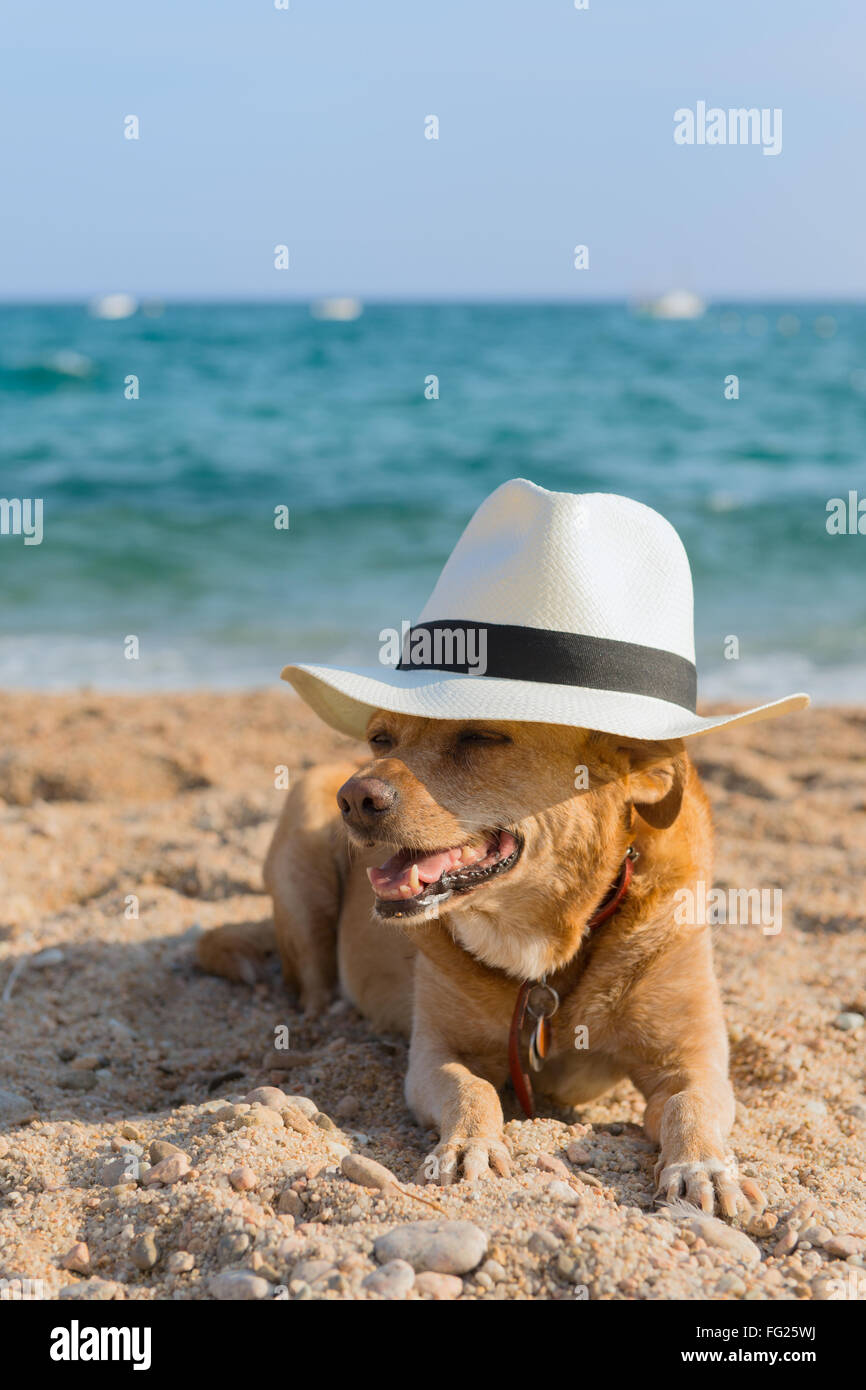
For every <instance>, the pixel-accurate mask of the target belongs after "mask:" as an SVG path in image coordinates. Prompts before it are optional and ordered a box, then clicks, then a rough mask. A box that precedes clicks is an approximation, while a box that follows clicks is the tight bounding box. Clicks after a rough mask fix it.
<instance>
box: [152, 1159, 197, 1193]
mask: <svg viewBox="0 0 866 1390" xmlns="http://www.w3.org/2000/svg"><path fill="white" fill-rule="evenodd" d="M189 1170H190V1161H189V1159H188V1158H187V1156H186V1154H185V1153H176V1154H172V1156H171V1158H163V1159H161V1160H160V1162H159V1163H155V1164H154V1165H153V1167H152V1168H151V1169H149V1170H148V1172H146V1173H145V1174H144V1177H143V1178H142V1182H143V1183H144V1185H145V1187H155V1186H156V1184H157V1183H165V1184H166V1185H168V1184H170V1183H173V1182H177V1181H178V1180H179V1179H180V1178H183V1177H186V1175H187V1173H188V1172H189Z"/></svg>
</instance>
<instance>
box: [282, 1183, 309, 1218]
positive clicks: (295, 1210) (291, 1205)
mask: <svg viewBox="0 0 866 1390" xmlns="http://www.w3.org/2000/svg"><path fill="white" fill-rule="evenodd" d="M303 1210H304V1204H303V1202H302V1201H301V1198H300V1196H299V1194H298V1193H297V1192H295V1191H293V1189H292V1188H291V1187H287V1188H284V1190H283V1191H282V1192H281V1193H280V1196H279V1200H278V1202H277V1211H278V1212H280V1214H281V1215H282V1216H295V1217H298V1216H300V1215H301V1213H302V1212H303Z"/></svg>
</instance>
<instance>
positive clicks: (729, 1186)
mask: <svg viewBox="0 0 866 1390" xmlns="http://www.w3.org/2000/svg"><path fill="white" fill-rule="evenodd" d="M655 1180H656V1194H655V1195H656V1200H657V1201H660V1202H676V1201H686V1202H691V1204H692V1206H695V1207H700V1209H701V1211H704V1212H706V1213H707V1214H708V1215H710V1216H712V1215H713V1213H714V1212H715V1210H716V1206H717V1205H718V1209H719V1212H720V1214H721V1215H722V1216H728V1217H734V1216H745V1217H749V1216H754V1215H756V1214H757V1213H759V1212H762V1211H763V1210H764V1207H765V1206H766V1205H767V1199H766V1197H765V1196H764V1194H763V1192H762V1191H761V1189H760V1188H759V1187H758V1186H757V1184H755V1183H753V1182H752V1180H751V1178H741V1177H740V1175H739V1173H738V1172H737V1163H736V1159H734V1158H728V1159H725V1160H724V1161H722V1160H721V1159H718V1158H707V1159H703V1160H701V1161H697V1162H686V1163H665V1161H664V1158H660V1159H659V1161H658V1163H657V1164H656V1166H655Z"/></svg>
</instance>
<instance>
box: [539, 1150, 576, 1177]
mask: <svg viewBox="0 0 866 1390" xmlns="http://www.w3.org/2000/svg"><path fill="white" fill-rule="evenodd" d="M535 1166H536V1168H540V1169H541V1171H542V1173H555V1174H556V1176H557V1177H558V1178H570V1177H571V1172H570V1170H569V1169H568V1168H566V1166H565V1164H564V1163H563V1161H562V1159H561V1158H557V1157H556V1156H555V1154H539V1155H538V1158H537V1159H536V1160H535Z"/></svg>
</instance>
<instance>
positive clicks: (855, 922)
mask: <svg viewBox="0 0 866 1390" xmlns="http://www.w3.org/2000/svg"><path fill="white" fill-rule="evenodd" d="M0 723H2V728H3V733H4V740H3V742H4V748H5V751H4V752H3V753H2V755H0V823H2V830H0V871H2V878H0V882H2V888H3V893H2V901H0V995H2V1003H0V1042H2V1056H0V1280H5V1281H6V1283H5V1285H4V1284H2V1283H0V1297H2V1296H5V1297H12V1296H15V1295H16V1294H17V1293H20V1292H24V1293H25V1294H26V1293H28V1292H29V1293H31V1294H35V1295H37V1296H39V1295H41V1296H43V1297H46V1298H55V1297H57V1296H58V1294H61V1291H62V1296H63V1297H77V1298H129V1299H149V1298H160V1299H162V1298H175V1299H186V1298H212V1297H215V1296H216V1297H229V1296H243V1297H275V1296H276V1297H280V1298H282V1297H288V1298H290V1299H293V1298H298V1299H306V1298H329V1299H340V1298H357V1297H361V1298H377V1297H383V1296H387V1293H388V1291H389V1290H390V1291H391V1292H393V1293H394V1294H395V1296H397V1297H408V1298H409V1299H416V1298H419V1297H424V1298H429V1297H434V1296H435V1297H442V1298H450V1297H462V1298H483V1299H489V1298H497V1299H498V1298H506V1299H512V1298H519V1299H525V1298H529V1299H548V1298H553V1299H574V1298H580V1297H583V1296H589V1297H590V1298H614V1299H633V1298H653V1299H665V1298H693V1299H704V1298H710V1299H717V1298H828V1297H840V1298H842V1297H856V1296H859V1297H864V1296H866V1253H864V1252H866V1057H864V1047H863V1044H864V1037H866V1027H864V1025H863V1024H862V1022H861V1023H860V1024H859V1026H858V1025H857V1022H856V1015H858V1014H861V1015H862V1014H866V972H864V946H866V909H864V905H863V878H864V873H863V870H864V866H866V814H864V812H866V713H864V712H863V711H857V710H841V709H836V710H833V709H821V710H815V711H812V712H810V713H808V714H806V715H799V716H795V717H792V718H789V719H782V720H779V721H778V722H775V723H767V724H755V725H750V726H747V727H745V728H743V729H739V730H731V731H729V732H726V733H720V734H713V735H710V737H709V738H707V739H705V740H698V741H697V742H695V743H694V744H693V745H692V747H693V751H694V753H695V756H696V760H697V762H698V765H699V768H700V770H701V771H702V773H703V775H704V777H705V780H706V784H707V786H708V789H709V791H710V794H711V797H712V800H713V804H714V808H715V815H716V824H717V877H716V881H717V884H719V885H720V886H722V887H727V886H731V887H758V888H761V887H763V888H772V887H779V888H781V889H782V890H783V893H784V898H783V910H784V917H783V925H782V930H781V931H780V932H778V934H775V935H772V934H765V932H764V931H763V930H762V928H761V926H760V925H741V926H723V927H719V928H717V930H716V960H717V969H718V973H719V977H720V980H721V983H722V989H723V993H724V997H725V1001H726V1009H727V1019H728V1025H729V1031H730V1037H731V1050H732V1061H731V1068H732V1074H733V1079H734V1084H735V1087H736V1092H737V1097H738V1106H737V1123H736V1128H735V1131H734V1136H733V1146H734V1148H735V1150H736V1152H737V1154H738V1156H739V1159H740V1163H741V1168H742V1171H743V1172H744V1173H746V1174H749V1175H752V1176H754V1177H755V1179H756V1180H757V1181H758V1182H759V1184H760V1185H761V1186H762V1187H763V1189H764V1191H765V1193H766V1195H767V1197H768V1199H769V1207H768V1213H767V1214H766V1215H765V1216H764V1217H763V1218H761V1219H760V1220H759V1221H758V1222H757V1223H755V1224H753V1226H752V1228H751V1231H750V1233H749V1242H748V1243H747V1244H743V1243H737V1242H736V1241H732V1240H731V1239H730V1238H728V1239H727V1240H726V1239H725V1232H724V1228H722V1227H721V1226H719V1225H713V1224H710V1225H708V1226H706V1227H704V1228H702V1229H696V1228H694V1227H692V1226H690V1225H688V1224H687V1223H682V1222H679V1221H677V1220H674V1219H672V1217H671V1215H670V1214H661V1215H656V1214H654V1212H655V1208H654V1206H653V1182H652V1168H653V1163H654V1153H653V1151H652V1149H651V1146H650V1145H648V1143H647V1142H646V1141H645V1139H644V1138H643V1135H642V1132H641V1130H640V1128H639V1117H640V1101H639V1098H638V1096H637V1094H636V1092H635V1091H634V1090H633V1089H632V1088H631V1086H629V1085H627V1084H624V1085H622V1086H620V1087H618V1088H617V1089H616V1090H615V1091H614V1092H612V1093H611V1094H610V1095H609V1096H607V1097H605V1098H604V1100H603V1101H602V1102H598V1103H595V1104H593V1105H591V1106H589V1107H586V1108H585V1109H583V1110H582V1111H581V1112H580V1113H579V1114H572V1113H557V1114H554V1113H550V1112H546V1113H544V1114H543V1116H542V1118H540V1119H537V1120H535V1121H534V1122H525V1121H519V1120H517V1119H513V1118H512V1119H511V1120H510V1121H509V1125H508V1135H509V1138H510V1141H511V1144H512V1147H513V1150H514V1153H515V1159H516V1162H515V1172H514V1175H513V1177H512V1178H510V1179H508V1180H492V1181H491V1182H489V1183H484V1184H478V1185H469V1184H462V1185H460V1186H459V1187H456V1188H454V1189H452V1190H442V1189H430V1188H421V1187H415V1186H409V1187H407V1188H406V1191H405V1192H399V1191H391V1192H388V1191H385V1192H375V1191H372V1190H370V1189H368V1188H366V1187H363V1186H359V1185H356V1184H354V1183H352V1182H350V1181H349V1180H348V1179H347V1178H346V1177H344V1176H343V1175H342V1174H341V1172H340V1171H339V1165H340V1161H341V1157H342V1156H343V1154H344V1153H345V1151H346V1150H351V1151H353V1152H355V1153H358V1154H361V1155H364V1156H366V1157H368V1158H372V1159H375V1160H377V1161H378V1162H380V1163H382V1164H384V1165H386V1166H387V1167H388V1168H389V1169H390V1170H391V1172H392V1173H393V1174H395V1175H396V1178H397V1179H398V1180H399V1182H400V1183H402V1184H411V1183H412V1181H413V1177H414V1175H415V1173H416V1171H417V1169H418V1166H419V1164H420V1163H421V1161H422V1160H423V1158H424V1156H425V1154H427V1153H428V1152H429V1150H430V1148H431V1147H432V1143H433V1137H432V1135H431V1134H430V1133H429V1132H425V1131H423V1130H421V1129H419V1128H418V1127H417V1126H416V1125H415V1124H414V1123H413V1122H412V1119H411V1116H410V1115H409V1112H408V1110H407V1108H406V1106H405V1102H404V1100H403V1094H402V1083H403V1076H404V1073H405V1067H406V1044H405V1043H404V1042H403V1040H402V1039H399V1038H389V1037H377V1036H375V1035H374V1034H373V1032H372V1031H371V1029H370V1028H369V1027H368V1026H367V1024H366V1023H365V1021H364V1020H363V1019H362V1018H361V1017H360V1016H359V1015H358V1014H357V1013H356V1012H355V1011H354V1009H353V1008H352V1007H350V1006H349V1005H348V1004H346V1003H344V1002H338V1003H336V1004H335V1005H334V1006H333V1007H332V1008H331V1010H330V1011H329V1012H328V1013H326V1014H325V1015H323V1016H322V1017H321V1018H319V1019H318V1020H316V1021H314V1022H306V1021H303V1020H302V1019H301V1018H300V1015H299V1014H298V1012H297V1010H296V1009H295V1007H294V1004H293V1001H292V1000H291V999H290V998H289V997H288V996H287V995H286V993H285V992H284V990H283V986H282V982H281V978H280V976H279V972H278V969H277V966H276V962H274V965H273V969H272V973H271V974H270V976H269V977H268V978H267V979H266V980H265V981H264V982H263V983H260V984H258V985H256V986H254V987H250V986H246V985H232V984H229V983H228V982H226V981H223V980H220V979H216V978H213V977H210V976H207V975H205V974H203V973H201V972H200V971H199V970H198V968H197V967H196V965H195V963H194V957H193V945H194V939H195V936H196V933H197V932H198V931H199V930H201V929H202V928H207V927H210V926H214V925H218V924H220V923H224V922H232V921H242V920H253V921H255V920H260V919H264V918H266V917H267V916H268V914H269V900H268V899H267V898H266V897H265V896H264V894H263V893H262V889H261V864H262V860H263V857H264V853H265V850H266V847H267V844H268V840H269V836H270V833H271V830H272V827H273V823H274V818H275V816H276V814H277V812H278V808H279V806H280V803H281V800H282V796H283V795H284V793H282V792H280V791H276V790H275V789H274V777H275V768H276V767H278V766H279V765H286V766H287V767H288V769H289V771H290V773H295V772H297V771H298V770H299V769H300V768H302V767H306V766H308V765H310V764H311V763H314V762H317V761H321V760H323V759H326V758H327V757H329V756H330V755H331V754H333V753H334V752H335V751H336V750H338V749H339V750H341V751H345V750H346V749H350V748H351V747H352V745H351V744H349V743H348V741H346V740H343V739H340V738H339V737H338V736H337V735H334V734H332V733H331V732H330V731H329V730H328V729H326V728H325V727H324V726H323V725H322V724H320V723H319V722H318V721H317V720H316V719H315V718H314V716H312V715H311V714H310V713H309V712H308V711H306V710H305V709H304V708H303V707H302V706H301V705H300V704H299V703H298V702H297V701H296V700H295V699H293V698H292V697H291V696H290V695H289V694H288V693H285V692H283V691H281V690H280V691H274V692H272V693H271V692H268V693H255V694H250V695H242V694H233V695H214V694H192V695H166V696H156V695H153V696H144V697H125V696H104V695H97V694H86V693H84V694H75V695H68V696H53V695H23V694H22V695H5V696H2V697H0ZM136 902H137V916H136V915H134V910H135V908H136ZM845 1015H855V1017H854V1018H853V1019H852V1018H851V1017H848V1018H845ZM846 1025H847V1026H846ZM283 1028H284V1029H287V1030H288V1038H289V1049H288V1050H284V1049H283V1050H281V1049H279V1048H278V1047H275V1041H276V1042H279V1041H281V1040H282V1036H283V1035H282V1034H281V1033H280V1032H279V1030H280V1029H283ZM275 1030H277V1031H276V1032H275ZM262 1085H268V1086H278V1087H281V1088H282V1090H283V1091H285V1092H287V1093H289V1094H292V1095H295V1096H304V1097H306V1098H307V1100H306V1101H305V1102H302V1103H301V1107H300V1108H297V1107H296V1108H294V1109H293V1110H291V1111H289V1112H287V1114H288V1119H289V1123H288V1124H287V1123H285V1122H284V1117H283V1115H282V1113H281V1112H280V1111H279V1110H273V1109H268V1107H258V1108H257V1107H255V1106H254V1105H253V1106H252V1108H241V1109H236V1108H233V1107H235V1106H236V1105H237V1104H238V1103H239V1102H242V1099H243V1097H244V1096H245V1095H246V1094H247V1093H248V1092H249V1091H250V1090H251V1089H252V1088H253V1087H256V1086H262ZM247 1104H248V1105H249V1104H250V1103H247ZM314 1106H315V1107H316V1108H317V1109H314ZM513 1113H514V1112H513V1110H512V1112H511V1114H512V1115H513ZM28 1117H32V1118H28ZM305 1118H306V1120H307V1121H308V1123H307V1124H306V1125H305V1124H304V1119H305ZM154 1141H164V1142H167V1143H168V1144H170V1145H175V1146H176V1147H177V1148H179V1149H181V1150H182V1151H183V1154H184V1155H185V1156H186V1157H180V1158H178V1157H177V1156H175V1158H176V1161H175V1162H174V1165H173V1167H172V1166H171V1165H170V1166H169V1169H168V1171H166V1170H162V1171H163V1175H164V1177H165V1178H166V1179H169V1178H171V1177H172V1176H174V1177H175V1180H174V1181H168V1180H166V1181H164V1182H161V1183H158V1182H155V1181H154V1179H153V1178H149V1175H148V1172H147V1171H146V1170H145V1169H144V1168H142V1167H139V1168H138V1169H136V1160H137V1159H143V1160H147V1159H148V1158H149V1157H150V1154H149V1146H150V1144H151V1143H152V1142H154ZM569 1145H571V1146H572V1159H571V1160H570V1159H568V1158H567V1157H566V1150H567V1148H568V1146H569ZM575 1146H576V1147H575ZM171 1153H172V1151H171V1150H169V1149H166V1150H158V1151H156V1152H155V1153H154V1154H153V1155H152V1157H153V1158H154V1159H156V1160H159V1158H160V1155H161V1154H168V1155H169V1156H171ZM545 1156H554V1157H557V1158H559V1159H560V1160H562V1161H563V1162H564V1163H565V1169H566V1170H567V1172H566V1173H565V1174H563V1170H561V1169H560V1170H557V1171H549V1170H548V1169H545V1168H544V1167H543V1166H539V1159H541V1162H542V1165H543V1164H544V1163H545V1162H546V1159H545ZM187 1159H188V1163H187ZM111 1163H114V1165H115V1166H114V1167H113V1168H110V1167H108V1165H110V1164H111ZM550 1167H551V1165H549V1168H550ZM107 1168H108V1171H107V1172H106V1169H107ZM552 1168H553V1169H556V1165H555V1164H554V1165H552ZM187 1170H188V1171H187ZM178 1173H179V1174H180V1176H178ZM232 1175H233V1176H232ZM156 1176H159V1174H156ZM421 1196H425V1197H427V1198H431V1197H432V1199H433V1200H434V1201H436V1202H437V1203H438V1204H439V1206H440V1207H441V1208H442V1213H444V1214H445V1215H446V1216H447V1217H448V1218H449V1219H452V1220H455V1221H468V1222H472V1223H474V1225H475V1226H477V1227H478V1228H480V1230H481V1231H482V1232H483V1233H484V1236H485V1237H486V1239H487V1248H486V1254H484V1257H483V1261H482V1263H481V1265H480V1268H479V1267H478V1258H479V1256H478V1244H477V1242H478V1241H479V1240H480V1241H481V1245H483V1239H482V1238H480V1237H475V1240H476V1249H475V1253H474V1254H473V1253H472V1251H471V1249H470V1250H469V1253H466V1251H465V1250H464V1253H463V1255H462V1256H461V1254H460V1253H459V1251H458V1253H457V1254H455V1255H454V1256H453V1265H454V1267H455V1268H456V1269H457V1275H454V1274H452V1276H451V1277H450V1279H449V1278H441V1279H439V1280H438V1281H437V1280H436V1279H431V1278H429V1277H426V1278H420V1277H419V1280H418V1282H417V1283H416V1284H415V1286H414V1287H413V1288H412V1289H411V1291H409V1292H408V1293H407V1288H408V1285H409V1283H410V1282H411V1275H409V1274H408V1273H407V1272H406V1271H401V1270H398V1271H396V1273H393V1278H391V1279H389V1280H383V1281H376V1280H374V1281H373V1284H372V1285H371V1284H366V1285H365V1284H364V1280H365V1279H367V1278H368V1277H369V1276H370V1275H371V1274H372V1273H373V1271H375V1270H376V1269H377V1268H378V1267H379V1263H378V1261H377V1258H376V1255H375V1253H374V1242H375V1241H376V1239H377V1238H379V1237H380V1236H382V1235H383V1234H384V1233H385V1232H388V1231H391V1230H393V1228H395V1227H399V1226H403V1225H407V1224H409V1223H414V1222H418V1221H421V1222H426V1221H428V1220H431V1219H433V1220H435V1219H442V1213H439V1212H437V1211H435V1210H433V1209H431V1208H429V1207H425V1206H424V1205H422V1204H421V1202H420V1201H419V1200H417V1198H419V1197H421ZM458 1234H460V1236H461V1238H462V1240H463V1244H464V1246H465V1245H466V1243H467V1240H468V1244H469V1246H470V1247H471V1245H472V1241H471V1239H469V1236H471V1232H468V1231H467V1229H466V1228H461V1231H460V1232H459V1233H458ZM79 1242H81V1243H83V1244H84V1245H86V1247H87V1248H86V1250H84V1249H78V1250H77V1251H76V1253H75V1254H73V1255H71V1256H70V1252H71V1251H73V1248H74V1247H76V1246H77V1244H78V1243H79ZM458 1244H459V1242H458ZM382 1253H383V1252H382V1249H381V1247H380V1249H379V1254H380V1256H381V1255H382ZM461 1265H462V1266H465V1268H462V1269H461V1268H460V1266H461ZM472 1265H474V1266H475V1268H474V1269H471V1268H470V1266H472ZM239 1270H243V1271H246V1273H245V1274H244V1275H243V1276H242V1277H240V1278H239V1279H238V1278H234V1279H233V1278H228V1279H226V1278H225V1277H223V1278H222V1279H220V1278H218V1277H217V1276H218V1275H220V1273H221V1272H222V1274H223V1275H225V1274H226V1273H229V1274H230V1273H231V1272H232V1271H239ZM443 1272H444V1271H443ZM16 1281H17V1282H16ZM23 1281H32V1282H31V1283H30V1284H26V1285H25V1284H24V1282H23ZM377 1289H378V1290H379V1291H378V1292H377ZM4 1290H5V1292H4ZM383 1290H384V1292H383Z"/></svg>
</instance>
